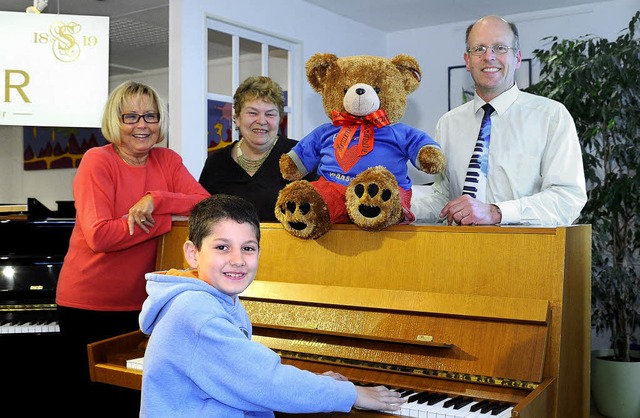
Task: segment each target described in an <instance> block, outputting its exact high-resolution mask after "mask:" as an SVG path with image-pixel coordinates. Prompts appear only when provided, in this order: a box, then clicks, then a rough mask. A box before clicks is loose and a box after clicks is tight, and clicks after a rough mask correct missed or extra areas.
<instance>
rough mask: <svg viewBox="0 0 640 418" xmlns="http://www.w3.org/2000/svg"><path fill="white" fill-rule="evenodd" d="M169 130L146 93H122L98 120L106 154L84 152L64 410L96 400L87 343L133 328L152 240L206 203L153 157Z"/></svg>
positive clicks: (69, 278) (68, 287) (124, 89)
mask: <svg viewBox="0 0 640 418" xmlns="http://www.w3.org/2000/svg"><path fill="white" fill-rule="evenodd" d="M167 129H168V127H167V114H166V110H165V108H164V106H163V104H162V101H161V100H160V98H159V97H158V94H157V93H156V92H155V91H154V90H153V89H152V88H151V87H149V86H147V85H144V84H140V83H136V82H125V83H123V84H121V85H120V86H118V87H116V88H115V89H114V90H113V92H112V93H111V95H110V96H109V99H108V100H107V104H106V106H105V109H104V114H103V118H102V133H103V135H104V136H105V138H106V139H107V141H109V142H110V144H107V145H105V146H102V147H95V148H91V149H89V150H88V151H87V152H86V153H85V154H84V156H83V158H82V162H81V163H80V166H79V167H78V171H77V173H76V176H75V179H74V181H73V194H74V199H75V206H76V223H75V227H74V229H73V232H72V235H71V239H70V242H69V251H68V253H67V255H66V257H65V259H64V264H63V266H62V271H61V272H60V277H59V280H58V287H57V291H56V303H57V305H58V313H59V323H60V331H61V334H62V337H63V342H64V343H65V351H66V354H67V355H68V359H67V365H66V367H68V369H67V370H69V373H70V376H68V379H70V380H71V381H72V382H73V383H75V384H74V385H73V386H71V388H69V391H68V392H69V395H70V397H73V400H74V402H70V403H69V404H77V399H82V397H83V396H86V397H88V398H90V399H91V395H92V393H94V392H95V391H94V390H93V389H91V388H90V385H89V374H88V366H87V343H90V342H94V341H98V340H101V339H105V338H108V337H112V336H114V335H118V334H122V333H124V332H129V331H133V330H136V329H138V328H139V327H138V314H139V312H140V309H141V307H142V302H144V300H145V298H146V296H147V294H146V292H145V279H144V275H145V273H147V272H150V271H154V270H155V259H156V246H157V241H158V237H159V236H160V235H162V234H164V233H166V232H168V231H169V230H170V229H171V218H172V215H189V213H190V211H191V208H192V207H193V206H194V205H195V204H196V203H197V202H199V201H200V200H202V199H204V198H206V197H208V196H209V193H207V191H206V190H205V189H204V188H203V187H202V186H201V185H200V184H199V183H198V182H197V181H196V180H195V179H194V178H193V176H192V175H191V174H190V173H189V171H188V170H187V168H186V167H185V166H184V165H183V164H182V159H181V158H180V156H179V155H178V154H177V153H175V152H174V151H172V150H170V149H168V148H164V147H154V146H155V145H156V144H157V143H159V142H161V141H162V140H164V138H165V137H166V134H167ZM118 403H119V402H110V401H108V402H107V400H103V401H101V402H100V403H99V404H100V405H102V406H104V407H105V408H107V407H109V406H112V405H116V404H118ZM89 404H92V403H91V402H89ZM97 404H98V403H96V404H95V405H97ZM137 408H138V407H137V406H136V405H133V406H131V411H130V412H133V410H135V409H137ZM85 412H86V411H85ZM119 412H120V411H119ZM135 413H136V415H137V410H136V411H135ZM120 416H122V415H120Z"/></svg>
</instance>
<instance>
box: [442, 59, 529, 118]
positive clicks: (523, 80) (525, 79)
mask: <svg viewBox="0 0 640 418" xmlns="http://www.w3.org/2000/svg"><path fill="white" fill-rule="evenodd" d="M516 83H518V88H520V89H524V88H527V87H529V86H530V85H531V58H527V59H523V60H522V65H520V68H518V69H517V70H516ZM474 92H475V87H474V83H473V79H472V78H471V74H469V72H468V71H467V68H466V66H464V65H457V66H454V67H449V110H451V109H453V108H454V107H457V106H460V105H461V104H464V103H466V102H468V101H469V100H473V96H474Z"/></svg>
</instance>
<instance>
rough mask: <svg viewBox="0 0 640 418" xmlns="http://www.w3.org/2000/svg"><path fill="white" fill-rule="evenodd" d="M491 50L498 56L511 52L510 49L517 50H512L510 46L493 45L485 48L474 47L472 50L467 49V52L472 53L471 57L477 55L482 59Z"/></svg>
mask: <svg viewBox="0 0 640 418" xmlns="http://www.w3.org/2000/svg"><path fill="white" fill-rule="evenodd" d="M489 49H490V50H491V51H492V52H493V53H494V54H496V55H504V54H506V53H507V52H509V50H510V49H513V50H515V48H512V47H510V46H506V45H501V44H498V45H492V46H484V45H478V46H474V47H471V48H467V52H468V53H470V54H471V55H475V56H476V57H481V56H483V55H484V54H485V53H486V52H487V50H489Z"/></svg>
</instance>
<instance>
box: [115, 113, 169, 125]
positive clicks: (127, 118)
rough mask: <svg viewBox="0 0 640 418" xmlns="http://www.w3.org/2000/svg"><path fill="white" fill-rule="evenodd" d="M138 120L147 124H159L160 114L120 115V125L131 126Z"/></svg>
mask: <svg viewBox="0 0 640 418" xmlns="http://www.w3.org/2000/svg"><path fill="white" fill-rule="evenodd" d="M140 118H142V119H144V121H145V122H147V123H158V122H160V113H145V114H144V115H139V114H137V113H125V114H124V115H122V123H126V124H127V125H133V124H135V123H138V121H139V120H140Z"/></svg>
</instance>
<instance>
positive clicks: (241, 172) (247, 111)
mask: <svg viewBox="0 0 640 418" xmlns="http://www.w3.org/2000/svg"><path fill="white" fill-rule="evenodd" d="M233 111H234V121H235V124H236V129H238V130H239V131H240V140H239V141H237V142H236V143H234V144H233V145H229V146H227V147H225V148H222V149H219V150H216V151H214V152H213V153H212V154H211V155H210V156H209V157H208V158H207V161H206V162H205V164H204V168H203V169H202V173H200V180H199V181H200V184H202V185H203V186H204V187H205V188H206V189H207V191H209V193H211V194H217V193H225V194H231V195H236V196H240V197H243V198H245V199H247V200H248V201H250V202H251V203H253V205H254V206H255V207H256V208H257V209H258V215H259V217H260V220H261V221H275V220H276V218H275V215H274V210H275V206H276V200H277V198H278V192H280V190H281V189H282V188H283V187H284V186H286V185H287V183H288V181H286V180H285V179H283V178H282V175H281V174H280V167H279V164H278V161H279V159H280V156H281V155H282V154H286V153H287V152H289V150H291V148H293V146H294V145H295V144H297V141H295V140H293V139H289V138H285V137H283V136H279V135H278V130H279V128H280V121H281V120H282V116H283V115H284V94H283V92H282V88H281V87H280V86H279V85H278V84H277V83H276V82H275V81H273V80H272V79H271V78H269V77H264V76H260V77H249V78H247V79H246V80H245V81H243V82H242V84H240V86H238V88H237V90H236V92H235V94H234V95H233ZM316 178H317V176H316V175H315V173H314V174H311V175H309V176H307V177H306V178H305V179H306V180H315V179H316Z"/></svg>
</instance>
